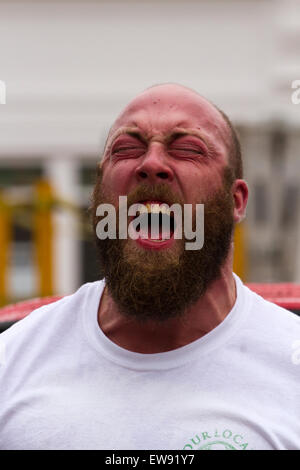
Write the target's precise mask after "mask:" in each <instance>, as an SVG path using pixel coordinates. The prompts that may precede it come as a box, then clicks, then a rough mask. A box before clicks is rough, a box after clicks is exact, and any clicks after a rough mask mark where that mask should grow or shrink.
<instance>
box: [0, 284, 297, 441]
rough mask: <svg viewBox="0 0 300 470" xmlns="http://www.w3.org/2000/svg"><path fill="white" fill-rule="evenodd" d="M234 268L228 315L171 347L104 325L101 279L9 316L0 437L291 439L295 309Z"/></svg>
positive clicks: (0, 365) (0, 344) (0, 350)
mask: <svg viewBox="0 0 300 470" xmlns="http://www.w3.org/2000/svg"><path fill="white" fill-rule="evenodd" d="M235 279H236V284H237V300H236V303H235V305H234V307H233V309H232V310H231V312H230V313H229V314H228V315H227V317H226V318H225V320H224V321H223V322H222V323H221V324H220V325H218V326H217V327H216V328H215V329H214V330H212V331H211V332H210V333H208V334H206V335H205V336H203V337H202V338H200V339H198V340H196V341H194V342H192V343H190V344H188V345H186V346H183V347H181V348H178V349H176V350H173V351H169V352H164V353H158V354H140V353H134V352H131V351H128V350H125V349H123V348H121V347H119V346H117V345H116V344H115V343H113V342H112V341H110V340H109V339H108V338H107V337H106V336H105V335H104V334H103V332H102V331H101V329H100V328H99V325H98V322H97V310H98V306H99V301H100V298H101V295H102V292H103V287H104V282H103V281H99V282H94V283H89V284H85V285H83V286H82V287H81V288H80V289H79V290H78V291H77V292H76V293H75V294H74V295H71V296H68V297H65V298H63V299H62V300H59V301H58V302H56V303H54V304H50V305H47V306H44V307H42V308H39V309H38V310H36V311H34V312H33V313H31V314H30V315H29V316H28V317H27V318H25V319H24V320H22V321H20V322H18V323H17V324H15V325H14V326H13V327H11V328H10V329H9V330H7V331H6V332H4V333H3V334H2V335H0V449H114V450H120V449H135V450H137V449H152V450H154V449H155V450H170V449H173V450H174V449H176V450H181V449H187V450H202V449H228V450H230V449H237V450H244V449H247V450H250V449H300V390H299V376H300V351H299V344H300V341H299V340H300V318H299V317H297V316H296V315H295V314H293V313H290V312H288V311H286V310H284V309H282V308H280V307H277V306H275V305H274V304H272V303H269V302H267V301H265V300H264V299H262V298H261V297H260V296H258V295H256V294H255V293H253V292H251V291H250V290H249V289H248V288H247V287H245V286H244V285H243V284H242V282H241V281H240V279H239V278H238V277H237V276H235ZM297 348H298V349H297Z"/></svg>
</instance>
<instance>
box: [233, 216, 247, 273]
mask: <svg viewBox="0 0 300 470" xmlns="http://www.w3.org/2000/svg"><path fill="white" fill-rule="evenodd" d="M246 251H247V248H246V236H245V223H244V222H241V223H239V224H237V226H236V228H235V233H234V257H233V271H234V272H235V274H237V275H238V276H239V277H240V278H241V279H242V280H243V281H244V282H246V281H247V254H246Z"/></svg>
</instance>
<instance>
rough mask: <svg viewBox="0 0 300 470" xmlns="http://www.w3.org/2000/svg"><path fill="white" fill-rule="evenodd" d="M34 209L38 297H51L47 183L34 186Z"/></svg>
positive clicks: (51, 233) (50, 232) (49, 204)
mask: <svg viewBox="0 0 300 470" xmlns="http://www.w3.org/2000/svg"><path fill="white" fill-rule="evenodd" d="M35 190H36V209H35V212H34V240H35V254H36V262H37V270H38V283H39V286H38V290H39V292H38V295H39V296H40V297H46V296H51V295H53V224H52V215H51V210H52V209H51V203H52V199H53V193H52V189H51V186H50V184H49V183H48V182H47V181H40V182H39V183H37V185H36V188H35Z"/></svg>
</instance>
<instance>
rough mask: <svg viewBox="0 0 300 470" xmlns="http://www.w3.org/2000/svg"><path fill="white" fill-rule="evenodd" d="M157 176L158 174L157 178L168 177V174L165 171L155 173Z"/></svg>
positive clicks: (164, 178)
mask: <svg viewBox="0 0 300 470" xmlns="http://www.w3.org/2000/svg"><path fill="white" fill-rule="evenodd" d="M157 176H159V178H161V179H163V180H166V179H168V174H167V173H165V172H160V173H157Z"/></svg>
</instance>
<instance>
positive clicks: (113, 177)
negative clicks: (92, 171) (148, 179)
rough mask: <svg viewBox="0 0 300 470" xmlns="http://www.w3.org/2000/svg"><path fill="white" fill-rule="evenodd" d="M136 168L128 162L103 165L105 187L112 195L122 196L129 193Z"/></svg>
mask: <svg viewBox="0 0 300 470" xmlns="http://www.w3.org/2000/svg"><path fill="white" fill-rule="evenodd" d="M133 172H134V167H133V165H132V164H130V163H129V162H128V161H127V162H126V164H124V162H121V161H120V162H118V163H116V164H112V163H111V162H107V163H106V164H105V165H103V179H102V181H103V185H104V186H105V188H106V189H107V190H108V191H110V193H112V194H122V193H126V192H127V191H128V187H129V183H130V180H131V179H132V174H133Z"/></svg>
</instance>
